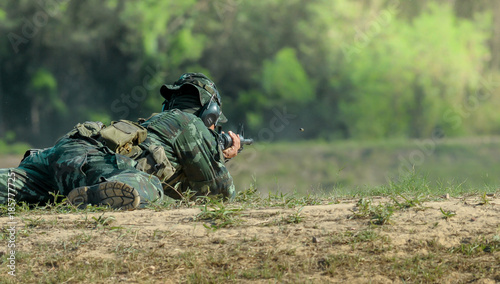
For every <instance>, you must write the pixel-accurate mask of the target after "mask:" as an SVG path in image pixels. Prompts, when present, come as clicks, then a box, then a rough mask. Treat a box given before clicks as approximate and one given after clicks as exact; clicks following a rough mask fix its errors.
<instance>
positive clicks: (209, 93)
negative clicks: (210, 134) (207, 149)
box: [160, 73, 227, 123]
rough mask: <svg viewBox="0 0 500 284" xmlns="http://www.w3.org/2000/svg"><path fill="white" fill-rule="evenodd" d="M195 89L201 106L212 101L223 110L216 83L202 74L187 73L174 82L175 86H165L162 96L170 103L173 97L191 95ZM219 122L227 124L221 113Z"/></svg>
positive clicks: (162, 89) (161, 91)
mask: <svg viewBox="0 0 500 284" xmlns="http://www.w3.org/2000/svg"><path fill="white" fill-rule="evenodd" d="M193 87H195V89H196V91H197V93H198V97H199V100H200V105H201V106H204V105H206V104H207V103H208V102H210V100H213V101H214V102H216V103H217V104H218V105H219V107H220V108H222V101H221V97H220V93H219V91H218V90H217V86H216V85H215V83H214V82H213V81H212V80H210V79H209V78H208V77H207V76H205V75H204V74H202V73H185V74H182V75H181V77H180V78H179V79H178V80H177V81H175V82H174V84H173V85H163V86H161V88H160V94H161V96H162V97H163V98H165V100H166V101H170V100H171V99H172V96H174V95H176V94H179V93H181V90H182V91H186V90H187V92H189V93H190V90H194V89H193ZM219 122H221V123H225V122H227V118H226V116H225V115H224V114H223V113H222V112H221V113H220V118H219Z"/></svg>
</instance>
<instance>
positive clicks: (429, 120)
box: [341, 4, 488, 138]
mask: <svg viewBox="0 0 500 284" xmlns="http://www.w3.org/2000/svg"><path fill="white" fill-rule="evenodd" d="M487 25H488V19H487V18H485V19H484V20H483V21H479V22H478V21H476V22H472V21H469V20H465V19H463V20H457V19H456V18H455V16H454V14H453V11H452V10H451V8H450V6H449V5H437V4H432V5H428V7H427V8H426V10H425V12H423V13H422V14H421V15H419V16H418V17H415V18H414V19H413V21H412V22H411V23H407V22H402V21H400V20H395V22H394V23H393V24H390V25H388V26H387V27H386V31H385V32H384V33H381V34H379V35H378V36H377V37H374V38H373V39H372V40H371V42H370V45H369V47H368V48H365V49H363V51H362V52H360V53H359V54H358V55H357V56H356V57H355V58H354V59H353V62H352V65H351V70H350V71H349V72H346V74H345V75H346V76H347V79H348V80H349V81H350V82H351V85H352V90H351V91H350V92H349V94H348V95H347V96H345V97H343V98H342V101H341V115H342V116H343V117H344V118H345V119H346V123H347V124H349V132H350V134H351V135H352V136H353V137H360V138H368V137H390V136H403V137H408V136H409V137H417V138H422V137H430V136H431V135H432V133H433V131H434V130H435V129H436V128H440V129H442V130H443V131H444V132H445V133H446V134H449V135H455V134H458V133H465V125H464V124H462V123H461V124H460V125H457V124H456V123H454V120H453V119H452V118H451V117H447V116H446V115H445V114H446V111H447V110H448V109H450V108H457V107H460V106H461V104H462V103H463V99H464V97H465V96H467V90H468V89H469V88H475V87H476V86H477V85H478V83H479V79H480V76H481V74H482V73H483V71H484V70H485V66H484V63H485V61H486V59H487V58H488V51H487V49H486V48H485V45H484V42H485V40H486V39H487V32H486V31H485V27H487ZM430 31H432V32H430Z"/></svg>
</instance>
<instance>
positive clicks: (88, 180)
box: [0, 73, 235, 205]
mask: <svg viewBox="0 0 500 284" xmlns="http://www.w3.org/2000/svg"><path fill="white" fill-rule="evenodd" d="M193 74H194V75H195V78H196V80H194V81H193V80H191V79H192V77H191V76H192V75H193ZM186 75H187V76H186ZM200 76H201V77H200ZM162 90H163V91H162V92H161V93H162V96H164V97H165V98H166V101H165V103H164V104H167V103H168V104H169V108H168V109H167V110H166V111H164V112H162V113H160V114H157V115H154V116H152V117H151V118H150V119H148V120H147V121H145V122H143V123H142V125H143V126H144V127H145V128H146V129H147V131H148V134H147V139H146V140H145V141H144V142H142V143H141V144H140V145H138V146H137V147H135V151H134V153H133V155H130V157H131V158H129V157H126V156H123V155H120V154H116V153H114V152H113V151H111V150H110V149H109V148H108V147H106V146H105V145H104V144H103V143H102V142H100V141H99V140H98V139H94V138H95V137H97V135H98V134H99V130H100V127H97V126H96V125H95V124H96V123H84V124H78V125H77V126H76V127H75V129H74V130H73V131H71V132H70V133H68V134H67V135H65V136H64V137H63V138H61V139H60V140H59V141H58V142H57V143H56V144H55V145H54V146H53V147H51V148H48V149H44V150H36V151H32V152H31V153H30V155H28V156H27V157H25V158H24V159H23V161H22V162H21V164H20V165H19V167H17V168H11V169H0V204H5V203H7V197H12V196H8V192H14V193H15V199H16V200H17V201H25V202H27V203H31V204H37V203H46V202H48V201H50V200H51V199H53V193H58V194H60V195H63V196H67V195H68V193H69V192H70V191H71V190H73V189H75V188H78V187H82V186H89V185H96V184H99V183H103V182H106V181H119V182H122V183H124V184H127V185H129V186H131V187H133V188H134V189H135V190H137V191H138V193H139V195H140V201H141V204H142V205H144V204H146V203H148V202H150V201H156V200H160V199H162V198H163V193H166V194H167V195H168V196H171V197H174V198H179V197H180V196H182V192H185V191H186V190H188V189H190V190H192V191H195V192H196V193H197V195H209V194H210V195H219V194H221V195H223V196H225V197H229V198H230V197H232V196H234V193H235V189H234V185H233V179H232V177H231V175H230V174H229V172H228V171H227V169H226V167H225V165H224V158H223V155H222V151H221V149H220V147H219V145H218V137H217V135H218V134H217V133H215V132H214V131H213V130H210V129H208V128H207V123H206V122H205V121H202V119H200V118H199V117H198V115H199V111H200V110H201V108H202V106H204V105H205V104H207V102H209V101H217V104H218V106H219V107H220V97H219V94H218V91H216V87H215V84H213V82H211V81H210V80H209V79H208V78H206V77H205V76H204V75H203V74H198V73H197V74H195V73H187V74H185V75H183V76H181V78H180V79H179V80H178V81H177V82H176V84H174V85H164V86H163V87H162ZM214 90H215V91H214ZM215 95H217V97H216V98H215V99H214V96H215ZM219 114H220V118H218V120H219V121H221V122H225V121H226V118H225V117H224V115H223V114H222V112H220V113H219ZM216 122H217V121H216ZM216 122H215V123H216ZM215 123H214V124H215ZM160 180H161V182H160ZM8 189H11V190H12V191H11V190H8ZM51 193H52V194H51Z"/></svg>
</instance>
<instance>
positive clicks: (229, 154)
mask: <svg viewBox="0 0 500 284" xmlns="http://www.w3.org/2000/svg"><path fill="white" fill-rule="evenodd" d="M228 134H229V136H231V139H233V145H232V146H231V147H229V148H227V149H226V150H224V151H222V154H224V158H226V159H231V158H234V157H236V155H238V150H239V149H240V147H241V145H240V136H239V135H237V134H234V133H233V132H232V131H229V132H228Z"/></svg>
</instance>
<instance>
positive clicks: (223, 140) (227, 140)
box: [218, 124, 253, 153]
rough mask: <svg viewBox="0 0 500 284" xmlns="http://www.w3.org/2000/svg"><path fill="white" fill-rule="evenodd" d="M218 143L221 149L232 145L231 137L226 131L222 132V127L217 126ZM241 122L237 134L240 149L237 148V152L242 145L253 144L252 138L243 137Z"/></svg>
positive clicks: (241, 148)
mask: <svg viewBox="0 0 500 284" xmlns="http://www.w3.org/2000/svg"><path fill="white" fill-rule="evenodd" d="M218 132H219V145H220V146H221V148H222V150H226V149H227V148H230V147H231V146H232V145H233V139H232V138H231V136H229V134H227V133H222V128H220V127H219V131H218ZM243 134H244V133H243V124H240V127H239V130H238V135H239V136H240V149H238V153H239V152H241V151H242V150H243V145H252V144H253V139H252V138H245V137H244V136H243Z"/></svg>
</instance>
